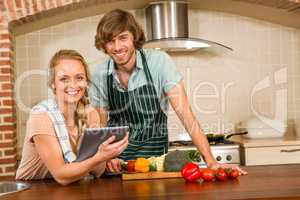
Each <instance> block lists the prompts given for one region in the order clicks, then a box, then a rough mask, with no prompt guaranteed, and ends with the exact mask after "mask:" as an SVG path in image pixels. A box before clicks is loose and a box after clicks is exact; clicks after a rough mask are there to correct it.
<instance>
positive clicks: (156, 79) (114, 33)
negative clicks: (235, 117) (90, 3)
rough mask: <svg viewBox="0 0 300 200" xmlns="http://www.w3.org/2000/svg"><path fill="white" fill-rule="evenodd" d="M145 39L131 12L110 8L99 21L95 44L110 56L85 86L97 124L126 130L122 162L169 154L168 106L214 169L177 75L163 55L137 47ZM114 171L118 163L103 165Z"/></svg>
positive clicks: (115, 161) (202, 135) (179, 75)
mask: <svg viewBox="0 0 300 200" xmlns="http://www.w3.org/2000/svg"><path fill="white" fill-rule="evenodd" d="M144 42H145V35H144V32H143V30H142V28H141V27H140V26H139V25H138V23H137V22H136V20H135V19H134V17H133V16H132V14H130V13H129V12H127V11H124V10H120V9H117V10H113V11H111V12H109V13H107V14H106V15H104V16H103V18H102V19H101V20H100V22H99V24H98V27H97V33H96V36H95V46H96V48H97V49H98V50H103V51H104V52H105V53H106V54H108V55H109V56H110V58H109V59H108V60H106V61H105V62H104V63H103V64H101V65H99V66H97V67H96V69H95V72H94V76H93V79H92V83H93V84H92V85H91V87H90V98H91V103H92V105H93V106H94V107H96V109H97V110H98V112H99V114H100V119H101V124H102V126H124V125H128V126H129V127H130V134H129V145H128V147H127V149H126V150H125V151H124V152H123V153H122V154H121V156H120V158H122V159H124V160H130V159H135V158H137V157H151V156H160V155H163V154H165V153H167V152H168V130H167V111H168V103H169V102H170V104H171V106H172V107H173V109H174V110H175V111H176V114H177V116H178V117H179V119H180V120H181V122H182V123H183V125H184V127H185V129H186V130H187V132H188V133H189V134H190V136H191V138H192V140H193V143H194V144H195V145H196V146H197V148H198V149H199V151H200V152H201V153H202V155H203V156H204V158H205V161H206V163H207V165H208V166H210V167H217V166H219V164H218V163H217V162H216V160H215V159H214V157H213V156H212V153H211V151H210V146H209V144H208V141H207V139H206V136H205V135H204V134H203V132H202V131H201V128H200V125H199V123H198V122H197V120H196V118H195V116H194V114H193V112H192V110H191V108H190V104H189V102H188V98H187V96H186V92H185V88H184V83H183V78H182V75H181V74H180V73H179V72H178V70H177V69H176V66H175V64H174V62H173V61H172V59H171V58H170V57H169V56H168V55H167V54H166V53H164V52H162V51H157V50H146V49H142V46H143V44H144ZM107 168H108V169H109V170H110V171H119V169H120V162H119V160H118V159H113V160H111V161H110V162H107Z"/></svg>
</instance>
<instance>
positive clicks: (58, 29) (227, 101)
mask: <svg viewBox="0 0 300 200" xmlns="http://www.w3.org/2000/svg"><path fill="white" fill-rule="evenodd" d="M133 13H135V11H133ZM189 15H190V16H189V17H190V35H191V36H192V37H200V38H203V39H207V40H212V41H216V42H219V43H222V44H225V45H228V46H230V47H232V48H233V49H234V51H233V52H231V53H226V54H220V55H217V56H215V55H212V54H210V53H207V52H198V53H192V54H184V55H182V54H178V53H175V54H174V53H173V54H171V56H172V58H174V60H175V63H176V64H177V66H178V68H179V70H180V71H181V72H182V74H183V75H184V77H185V83H186V87H187V93H188V95H189V99H190V102H191V105H192V108H193V109H194V111H195V115H196V116H197V117H198V119H199V121H200V123H201V124H202V127H203V129H204V130H205V131H206V132H230V131H232V130H233V129H234V126H235V125H236V124H237V123H238V122H239V121H244V120H246V119H247V118H249V117H250V116H252V115H253V114H254V113H253V110H251V105H250V100H251V98H250V97H251V92H252V90H253V89H254V88H255V86H256V85H257V84H259V83H260V82H261V80H263V79H264V78H266V77H270V80H274V74H275V73H276V71H278V70H279V75H278V73H277V75H276V77H280V80H285V79H286V80H287V83H285V85H283V86H281V87H282V88H284V89H287V91H288V92H287V97H284V96H283V97H280V99H277V100H278V101H279V102H281V104H280V105H279V106H280V110H281V111H282V112H281V116H280V117H281V118H284V117H286V113H287V115H288V119H289V121H290V122H289V123H290V124H289V125H292V122H293V119H296V118H299V117H300V91H299V89H300V63H299V62H300V60H299V58H300V32H299V30H298V29H293V28H289V27H284V26H281V25H277V24H272V23H269V22H265V21H260V20H257V19H251V18H246V17H243V16H237V15H232V14H228V13H221V12H214V11H205V10H190V13H189ZM100 18H101V16H100V15H99V16H93V17H88V18H83V19H79V20H74V21H71V22H66V23H63V24H59V25H56V26H52V27H48V28H45V29H43V30H39V31H36V32H33V33H29V34H25V35H21V36H18V37H17V38H16V63H17V65H16V72H17V77H18V79H19V78H20V77H23V76H25V75H26V74H25V75H24V73H28V71H30V70H33V69H40V70H42V71H41V72H37V71H35V73H34V74H35V75H31V76H28V77H27V78H26V79H24V81H23V82H22V84H21V85H16V87H17V88H18V87H20V88H22V90H21V91H22V92H20V96H21V97H20V98H18V99H17V102H19V103H23V104H24V105H26V106H27V107H28V108H30V107H31V106H32V105H34V104H35V103H37V102H38V101H39V100H41V99H44V98H46V97H47V93H48V90H47V89H46V88H47V84H46V76H45V75H37V73H40V74H41V73H42V74H43V73H44V74H45V73H46V70H47V66H48V62H49V60H50V58H51V56H52V55H53V54H54V53H55V52H56V51H57V50H58V49H62V48H71V49H75V50H78V51H79V52H80V53H82V55H83V56H84V57H85V58H86V59H87V61H88V63H89V64H90V66H91V68H92V69H93V66H94V65H95V64H96V63H97V62H101V61H102V60H103V59H104V58H105V55H104V54H103V53H101V52H98V51H97V50H96V48H95V47H94V34H95V31H96V27H97V23H98V21H99V19H100ZM138 20H139V21H143V19H142V18H139V19H138ZM282 69H286V70H287V73H284V70H283V71H280V70H282ZM33 79H34V80H33ZM277 89H278V87H277V86H274V83H271V84H270V88H269V89H268V88H267V89H265V90H262V91H261V92H260V93H257V94H256V95H253V96H254V98H253V99H254V105H255V109H258V112H259V113H263V114H264V115H266V116H269V117H271V118H272V117H275V115H274V113H275V111H276V108H275V107H274V105H276V99H275V98H274V93H275V92H276V90H277ZM205 95H206V96H205ZM258 97H259V98H258ZM286 104H287V105H286ZM259 108H260V110H259ZM27 117H28V113H27V112H26V111H24V109H23V108H21V107H18V138H19V140H18V146H19V148H21V147H22V143H23V137H24V134H25V132H24V131H25V127H24V126H25V121H26V119H27ZM169 128H170V139H171V140H172V139H174V138H175V137H176V135H178V134H182V133H184V132H185V131H184V129H183V127H182V125H181V124H180V121H179V120H178V119H177V117H176V115H175V113H174V111H172V110H170V112H169Z"/></svg>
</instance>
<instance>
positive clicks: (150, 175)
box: [122, 172, 182, 180]
mask: <svg viewBox="0 0 300 200" xmlns="http://www.w3.org/2000/svg"><path fill="white" fill-rule="evenodd" d="M178 177H182V175H181V173H180V172H147V173H123V174H122V180H139V179H159V178H178Z"/></svg>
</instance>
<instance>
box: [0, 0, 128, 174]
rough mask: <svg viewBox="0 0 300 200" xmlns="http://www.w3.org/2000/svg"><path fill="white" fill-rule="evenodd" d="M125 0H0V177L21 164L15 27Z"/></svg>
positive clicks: (12, 172)
mask: <svg viewBox="0 0 300 200" xmlns="http://www.w3.org/2000/svg"><path fill="white" fill-rule="evenodd" d="M117 1H124V0H0V179H1V178H2V179H3V178H7V177H13V176H14V175H15V171H16V167H17V159H16V155H17V150H16V149H17V137H16V135H17V134H16V104H15V100H14V80H15V76H14V36H13V34H12V31H11V30H13V28H14V27H15V26H18V25H22V24H23V23H27V22H30V21H33V20H37V19H40V18H41V17H47V16H49V15H55V14H57V13H60V12H66V11H69V10H74V9H79V8H80V7H81V6H84V7H86V6H90V5H93V4H100V3H102V4H103V3H111V2H117Z"/></svg>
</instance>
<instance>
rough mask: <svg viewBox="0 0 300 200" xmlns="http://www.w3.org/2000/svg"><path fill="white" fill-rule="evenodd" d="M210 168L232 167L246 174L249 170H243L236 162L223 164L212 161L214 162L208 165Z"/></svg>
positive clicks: (241, 173)
mask: <svg viewBox="0 0 300 200" xmlns="http://www.w3.org/2000/svg"><path fill="white" fill-rule="evenodd" d="M208 167H209V168H212V169H218V168H220V167H221V168H224V169H225V168H232V169H237V170H238V171H239V173H240V175H246V174H248V172H246V171H244V170H242V169H241V168H240V167H239V166H238V165H235V164H221V163H217V162H216V163H212V164H209V165H208Z"/></svg>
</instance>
